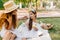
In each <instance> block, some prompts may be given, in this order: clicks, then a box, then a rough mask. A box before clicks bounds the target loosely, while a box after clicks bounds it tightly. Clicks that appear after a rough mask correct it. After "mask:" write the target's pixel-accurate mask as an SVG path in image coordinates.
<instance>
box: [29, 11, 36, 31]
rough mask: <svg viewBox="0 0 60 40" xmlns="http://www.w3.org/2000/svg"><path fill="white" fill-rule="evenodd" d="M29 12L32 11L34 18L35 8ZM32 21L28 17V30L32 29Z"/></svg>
mask: <svg viewBox="0 0 60 40" xmlns="http://www.w3.org/2000/svg"><path fill="white" fill-rule="evenodd" d="M30 12H32V13H33V14H34V15H35V18H36V11H35V10H32V11H30ZM32 22H33V20H32V19H31V17H30V19H29V30H31V29H32Z"/></svg>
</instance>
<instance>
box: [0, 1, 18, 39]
mask: <svg viewBox="0 0 60 40" xmlns="http://www.w3.org/2000/svg"><path fill="white" fill-rule="evenodd" d="M4 8H5V11H4V14H6V18H5V19H4V22H3V24H2V30H1V32H0V35H1V37H2V38H3V39H2V40H8V39H9V40H10V39H11V40H13V39H14V38H15V34H14V31H15V28H16V26H17V23H16V22H17V8H18V6H16V4H15V3H14V2H13V1H8V2H6V3H5V4H4ZM1 18H2V17H1ZM13 37H14V38H13Z"/></svg>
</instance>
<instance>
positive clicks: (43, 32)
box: [37, 24, 48, 34]
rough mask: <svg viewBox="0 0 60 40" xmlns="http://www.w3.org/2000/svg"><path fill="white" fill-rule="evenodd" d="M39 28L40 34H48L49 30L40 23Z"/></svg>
mask: <svg viewBox="0 0 60 40" xmlns="http://www.w3.org/2000/svg"><path fill="white" fill-rule="evenodd" d="M37 28H38V34H39V33H40V32H41V33H42V34H47V33H48V30H44V29H43V28H42V27H41V25H40V24H37Z"/></svg>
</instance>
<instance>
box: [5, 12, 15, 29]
mask: <svg viewBox="0 0 60 40" xmlns="http://www.w3.org/2000/svg"><path fill="white" fill-rule="evenodd" d="M12 13H13V11H12V12H10V13H8V14H7V19H8V18H9V17H11V16H12V25H13V28H16V15H13V14H12ZM6 23H7V24H9V23H8V22H7V21H6ZM7 28H9V26H7Z"/></svg>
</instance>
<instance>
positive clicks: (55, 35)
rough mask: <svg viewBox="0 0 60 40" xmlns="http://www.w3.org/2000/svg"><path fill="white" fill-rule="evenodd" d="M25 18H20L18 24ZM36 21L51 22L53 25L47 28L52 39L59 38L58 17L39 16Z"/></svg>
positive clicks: (59, 22)
mask: <svg viewBox="0 0 60 40" xmlns="http://www.w3.org/2000/svg"><path fill="white" fill-rule="evenodd" d="M24 21H25V20H23V21H22V20H20V21H19V25H20V24H22V23H23V22H24ZM37 21H38V22H39V21H42V22H44V23H51V24H53V25H54V27H53V28H52V29H50V30H49V33H50V36H51V38H52V40H60V18H39V19H37ZM19 25H18V26H19ZM0 40H1V39H0Z"/></svg>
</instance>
